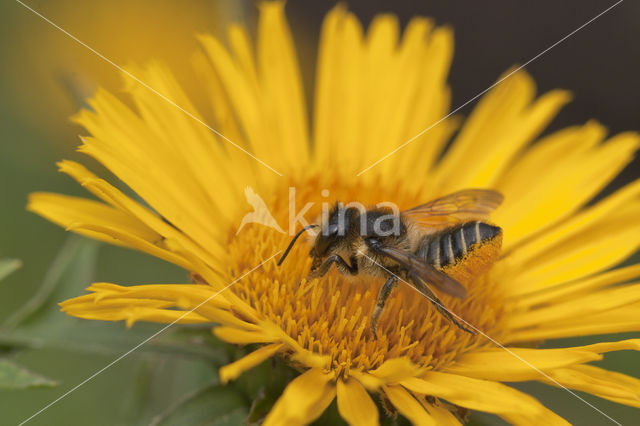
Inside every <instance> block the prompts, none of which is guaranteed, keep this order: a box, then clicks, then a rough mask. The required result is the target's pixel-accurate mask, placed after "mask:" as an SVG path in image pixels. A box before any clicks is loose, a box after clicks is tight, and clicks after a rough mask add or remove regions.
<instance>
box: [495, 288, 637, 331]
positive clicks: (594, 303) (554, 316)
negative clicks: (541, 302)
mask: <svg viewBox="0 0 640 426" xmlns="http://www.w3.org/2000/svg"><path fill="white" fill-rule="evenodd" d="M638 301H640V284H629V285H625V286H618V287H613V288H607V289H604V290H602V291H597V292H593V293H588V294H586V295H584V296H582V297H572V298H570V299H568V300H566V301H564V302H557V303H554V304H553V305H550V306H543V307H540V308H538V309H532V310H530V311H528V312H526V313H523V314H520V315H512V316H509V318H507V319H506V320H505V327H508V328H510V329H518V328H527V327H531V326H539V325H541V324H544V323H556V322H562V321H564V320H565V319H573V318H579V317H583V318H584V317H586V316H589V315H593V314H598V313H600V312H607V311H610V310H613V309H617V308H620V307H622V306H625V305H629V304H633V303H636V302H638Z"/></svg>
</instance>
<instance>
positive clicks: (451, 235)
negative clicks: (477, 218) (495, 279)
mask: <svg viewBox="0 0 640 426" xmlns="http://www.w3.org/2000/svg"><path fill="white" fill-rule="evenodd" d="M501 232H502V230H501V229H500V228H499V227H497V226H493V225H489V224H488V223H484V222H467V223H465V224H463V225H462V226H457V227H453V228H450V229H447V230H445V231H442V232H439V233H437V234H434V235H428V236H425V237H424V239H423V240H422V242H421V243H420V245H419V247H418V250H417V251H416V255H417V256H419V257H420V258H422V259H425V260H426V261H427V262H428V263H429V264H431V265H433V266H435V267H436V268H437V269H441V268H444V267H445V266H448V265H451V264H455V263H456V262H457V261H459V260H460V259H462V258H463V257H465V256H466V255H467V254H468V253H469V252H470V251H472V250H474V249H475V247H478V246H479V245H480V244H482V243H485V242H488V241H491V240H493V239H494V238H496V237H497V236H498V235H500V233H501Z"/></svg>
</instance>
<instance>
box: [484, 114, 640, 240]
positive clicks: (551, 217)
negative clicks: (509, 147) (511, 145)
mask: <svg viewBox="0 0 640 426" xmlns="http://www.w3.org/2000/svg"><path fill="white" fill-rule="evenodd" d="M558 133H560V134H561V135H562V137H554V136H555V135H551V136H550V137H548V138H547V139H548V140H549V141H550V142H552V143H550V142H549V141H547V140H544V141H542V145H540V146H539V145H538V144H536V145H534V147H533V148H532V151H533V152H531V153H529V152H527V153H526V154H525V155H524V156H523V157H522V160H520V162H518V163H517V164H515V165H514V166H513V169H512V170H511V171H509V172H508V173H507V174H506V175H505V176H504V177H502V178H501V179H500V181H501V182H504V183H500V184H499V185H498V186H497V189H498V190H500V191H501V192H503V194H504V195H505V199H506V200H507V202H506V203H505V205H504V206H502V207H501V208H500V209H498V210H497V211H496V214H495V215H494V216H493V218H494V220H496V221H497V223H500V224H501V225H502V226H503V227H504V229H505V242H504V245H505V247H506V248H510V246H511V245H512V244H513V243H516V242H517V241H519V240H521V239H523V238H524V237H527V236H529V235H530V234H533V233H537V232H540V231H541V230H543V229H545V228H548V227H549V226H550V225H553V224H556V223H560V222H561V221H562V220H563V219H566V218H567V217H570V215H571V214H572V213H574V212H575V211H576V210H577V209H578V208H580V207H581V206H582V205H583V204H584V203H586V202H587V201H588V200H589V199H590V198H592V197H593V196H595V195H596V194H597V193H598V192H599V191H601V190H602V189H603V188H604V186H605V185H606V184H607V183H608V182H609V181H611V179H613V178H614V177H615V176H616V175H617V174H618V173H619V172H620V171H621V170H622V168H624V166H625V165H626V164H627V163H628V162H629V161H630V160H631V159H632V158H633V153H634V151H635V150H636V149H637V148H638V142H639V140H638V137H637V136H636V135H634V134H632V133H622V134H620V135H617V136H615V137H613V138H611V139H610V140H609V141H607V142H606V143H604V144H601V145H597V144H596V143H597V142H599V141H600V140H601V139H602V138H603V136H604V133H605V131H604V129H603V128H602V127H601V126H599V125H597V124H595V123H588V124H587V125H585V126H584V127H583V128H580V129H576V130H573V131H569V130H566V129H565V130H564V131H561V132H558ZM567 140H568V141H570V142H572V144H571V148H572V149H570V150H566V147H567V145H568V142H567ZM549 145H551V146H549ZM554 145H557V146H558V147H557V148H556V147H555V146H554ZM553 148H555V149H553ZM559 151H560V152H559ZM564 151H566V152H564ZM540 170H544V173H540ZM522 188H527V190H526V191H523V190H522ZM549 188H553V190H549ZM516 212H517V213H516ZM514 215H515V216H514Z"/></svg>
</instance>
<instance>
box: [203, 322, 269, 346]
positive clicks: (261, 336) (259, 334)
mask: <svg viewBox="0 0 640 426" xmlns="http://www.w3.org/2000/svg"><path fill="white" fill-rule="evenodd" d="M213 334H214V335H215V336H216V337H217V338H219V339H222V340H224V341H225V342H229V343H236V344H239V345H246V344H249V343H271V342H273V341H274V338H273V336H270V335H268V334H266V333H264V332H263V331H260V330H257V331H248V330H242V329H240V328H236V327H225V326H221V327H215V328H214V329H213Z"/></svg>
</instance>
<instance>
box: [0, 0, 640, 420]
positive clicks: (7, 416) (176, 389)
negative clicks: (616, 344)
mask: <svg viewBox="0 0 640 426" xmlns="http://www.w3.org/2000/svg"><path fill="white" fill-rule="evenodd" d="M444 3H447V4H446V5H445V4H444ZM627 3H628V4H627ZM27 4H28V5H29V6H31V7H33V8H34V9H36V10H38V11H39V12H40V13H42V14H43V15H45V16H46V17H48V18H49V19H51V20H52V21H54V22H56V23H57V24H59V25H60V26H62V27H63V28H65V29H67V30H68V31H69V32H71V33H72V34H74V35H76V36H77V37H78V38H79V39H81V40H83V41H85V42H86V43H88V44H89V45H90V46H92V47H93V48H95V49H96V50H98V51H100V52H101V53H103V54H104V55H105V56H107V57H109V58H110V59H112V60H114V61H115V62H116V63H118V64H123V65H124V64H127V63H130V62H145V61H147V60H149V59H152V58H155V59H161V60H164V61H166V62H168V63H170V64H172V65H173V66H174V69H176V71H177V74H178V76H179V77H183V78H185V79H187V81H189V80H188V71H187V68H188V67H187V66H185V64H186V63H188V60H189V54H190V52H191V51H192V50H193V49H195V48H196V43H195V41H194V38H193V34H195V33H198V32H203V31H207V32H213V33H217V34H219V33H220V29H221V26H222V25H223V24H224V23H225V22H229V21H231V20H234V21H241V20H244V21H246V22H253V20H254V17H255V9H254V6H253V4H252V3H251V2H224V1H222V0H219V1H194V0H189V1H186V2H170V1H166V0H162V1H155V2H151V1H140V0H136V1H131V2H127V1H124V0H118V1H103V0H100V1H94V2H91V3H86V2H80V1H71V0H62V1H31V2H28V3H27ZM333 4H334V2H315V3H308V2H296V1H290V2H289V4H288V8H287V9H288V14H289V16H290V19H291V25H292V27H293V29H294V33H295V34H296V38H297V43H298V49H299V56H300V58H301V61H302V62H303V64H304V65H303V70H304V74H305V79H306V82H307V83H308V84H307V92H308V93H309V94H310V93H311V87H312V82H313V75H312V70H313V66H314V56H315V42H316V39H317V33H318V30H319V26H320V22H321V18H322V16H323V15H324V13H325V12H326V11H327V10H328V9H329V8H330V7H331V6H332V5H333ZM348 4H349V6H350V8H352V9H354V11H355V12H356V13H357V14H358V15H359V16H361V17H362V19H364V20H365V21H368V20H369V19H370V18H371V16H372V15H373V14H374V13H377V12H381V11H392V12H395V13H397V14H398V15H399V16H400V17H401V19H402V21H403V22H406V20H407V19H408V17H410V16H412V15H416V14H420V15H427V16H433V17H435V18H436V21H437V22H438V23H450V24H452V25H453V27H454V29H455V31H456V57H455V59H454V63H453V68H452V74H451V78H450V83H451V85H452V89H453V93H454V98H453V106H454V107H455V106H457V105H460V104H462V103H464V102H465V101H466V100H467V99H469V98H470V97H472V96H474V95H475V94H477V93H478V92H480V91H481V90H484V89H485V88H486V87H487V86H488V85H490V84H491V83H492V82H493V81H494V80H495V78H496V77H497V76H498V75H499V74H501V73H502V72H503V71H504V70H505V69H507V68H508V67H509V66H511V65H512V64H513V63H518V62H520V63H522V62H524V61H526V60H528V59H530V58H531V57H533V56H535V55H536V54H537V53H539V52H540V51H542V50H543V49H545V48H546V47H548V46H549V45H551V44H552V43H554V42H555V41H557V40H558V39H560V38H561V37H563V36H564V35H566V34H568V33H569V32H570V31H572V30H573V29H575V28H577V27H578V26H580V25H582V24H583V23H584V22H586V21H587V20H588V19H590V18H591V17H593V16H595V15H597V13H599V12H600V11H602V10H603V9H604V8H605V7H606V6H607V5H606V4H604V3H603V2H599V1H587V2H574V3H572V4H562V5H558V4H556V3H555V2H550V1H543V2H537V4H536V5H520V6H515V5H512V4H511V3H510V2H506V1H500V2H494V3H492V4H491V5H490V6H489V5H470V4H468V3H467V2H461V1H454V2H429V1H425V2H420V3H414V2H397V3H394V4H393V5H390V4H387V3H382V2H381V3H379V4H378V3H376V2H364V1H359V2H349V3H348ZM611 4H613V2H611ZM638 13H640V8H639V7H638V5H637V4H632V3H631V2H625V3H624V4H621V5H620V6H618V7H617V8H616V9H614V10H612V11H611V12H610V13H609V14H607V15H606V16H603V17H602V18H601V20H599V21H598V22H595V23H593V24H592V26H590V27H587V28H585V29H584V30H583V31H581V32H580V33H578V34H576V35H575V36H574V37H572V38H571V39H570V40H567V42H565V43H564V44H562V45H560V46H558V47H557V48H555V49H554V50H553V51H550V52H549V53H548V54H547V55H545V56H544V57H542V58H540V59H539V60H538V61H536V62H535V63H533V64H531V66H530V67H528V69H529V70H530V72H531V73H532V74H533V76H534V78H536V80H537V81H539V83H540V87H541V89H543V90H548V89H550V88H552V87H563V88H567V89H569V90H572V91H573V92H574V93H575V96H576V99H575V101H574V103H573V104H572V105H570V106H569V107H567V108H566V109H565V110H564V111H563V112H562V113H561V114H560V116H559V117H558V119H557V120H556V121H554V123H553V124H552V126H551V128H552V129H553V128H558V127H562V126H566V125H569V124H575V123H582V122H584V121H586V120H588V119H590V118H597V119H600V120H601V121H602V122H603V123H604V124H605V125H608V126H610V128H611V130H612V131H622V130H628V129H636V130H638V129H640V122H639V121H638V111H640V108H639V107H640V83H639V82H638V81H639V80H638V79H637V76H636V74H637V69H638V66H639V65H640V64H639V63H638V62H639V61H640V59H639V58H640V51H639V47H638V44H637V43H636V41H637V40H638V39H639V37H640V30H639V29H638V28H637V25H635V22H634V21H633V19H632V17H633V16H635V17H637V16H638ZM0 39H1V40H2V43H1V45H0V58H1V63H2V65H3V66H2V67H0V93H1V94H2V96H0V200H1V206H2V209H1V210H0V258H4V257H10V258H17V259H21V261H22V262H23V266H22V267H21V268H20V269H19V270H17V271H16V272H14V273H12V274H11V275H9V277H8V278H6V279H4V280H2V281H0V324H3V325H2V326H1V327H0V356H1V357H3V358H6V359H9V360H11V361H12V362H15V363H17V364H19V365H21V366H22V367H23V368H24V369H26V370H28V371H29V372H30V373H26V372H25V371H21V373H22V374H23V379H24V383H25V386H26V384H28V383H38V384H39V386H38V387H35V388H28V389H20V390H19V389H11V390H9V389H0V423H1V424H16V423H19V422H21V421H22V420H25V419H27V418H28V417H29V416H31V415H33V414H34V413H36V412H37V411H38V410H40V409H41V408H43V407H45V406H46V405H47V404H49V403H51V402H52V401H54V400H56V398H58V397H60V396H61V395H63V394H64V393H65V392H67V391H68V390H70V389H73V388H74V387H75V386H76V385H78V384H79V383H81V382H82V381H83V380H85V379H86V378H88V377H90V376H91V375H92V374H94V373H96V372H97V371H99V370H100V369H102V368H103V367H105V366H106V365H108V364H109V363H111V362H112V361H114V360H115V359H117V358H118V357H119V356H121V355H122V354H124V353H126V352H127V351H128V350H129V349H131V348H133V347H134V346H136V345H137V344H138V343H140V342H142V341H143V340H144V339H145V338H147V337H148V336H151V335H152V334H153V333H154V332H155V331H156V330H159V329H160V327H158V326H155V325H149V324H137V325H135V326H134V327H133V328H132V329H131V330H126V329H125V327H124V324H120V323H116V324H111V323H98V322H91V321H82V320H78V319H74V318H70V317H66V316H65V315H63V314H61V313H59V312H58V309H57V305H56V303H57V302H59V301H61V300H64V299H65V298H67V297H70V296H74V295H78V294H81V293H82V291H83V290H82V289H83V288H85V287H86V286H87V285H88V284H89V283H90V282H93V281H108V282H115V283H119V284H129V283H131V284H142V283H163V282H166V283H168V282H184V281H185V280H186V274H185V272H184V271H181V270H179V269H178V268H176V267H173V266H171V265H169V264H166V263H164V262H161V261H159V260H156V259H154V258H151V257H149V256H146V255H142V254H139V253H136V252H132V251H128V250H125V249H120V248H115V247H110V246H105V245H100V244H97V243H94V242H90V241H88V240H84V239H81V238H75V237H71V236H70V235H69V234H67V233H65V232H64V230H62V229H60V228H58V227H56V226H54V225H52V224H50V223H48V222H46V221H45V220H43V219H41V218H39V217H37V216H35V215H32V214H30V213H27V212H26V211H25V209H24V207H25V204H26V197H27V194H28V193H30V192H32V191H39V190H47V191H55V192H61V193H65V194H74V195H84V191H83V190H82V188H80V187H79V186H78V185H77V184H75V183H74V182H72V181H71V179H69V178H68V177H66V176H64V175H61V174H59V173H57V171H56V166H55V162H56V161H58V160H60V159H63V158H71V159H80V160H82V161H83V162H85V163H86V162H87V161H88V160H87V159H86V158H84V157H81V156H80V155H79V154H77V153H75V152H74V149H75V146H76V145H77V144H78V139H77V135H78V134H80V133H81V130H80V129H79V128H77V127H75V126H74V125H72V124H71V123H70V122H69V120H68V117H69V116H70V115H71V114H72V113H73V112H75V111H76V110H77V108H78V106H79V104H80V102H81V98H82V97H84V96H86V95H89V94H90V93H91V92H92V90H93V88H94V87H95V86H96V85H102V86H105V87H107V88H110V89H113V90H117V88H118V87H119V81H120V80H119V75H118V73H117V71H116V70H115V69H114V68H113V67H112V66H111V65H109V64H107V63H105V62H104V61H103V60H102V59H100V58H98V57H97V56H96V55H94V54H93V53H91V52H90V51H88V50H87V49H86V48H84V47H82V46H80V45H78V44H77V43H76V42H74V41H73V40H71V39H69V38H68V37H67V36H65V35H64V34H62V33H61V32H60V31H58V30H56V29H55V28H53V27H52V26H50V25H49V24H47V23H46V22H44V21H43V20H42V19H40V18H38V17H37V16H35V15H34V14H33V13H32V12H30V11H29V10H27V9H26V8H24V7H23V6H21V5H20V4H19V3H17V2H13V1H6V2H3V3H2V4H1V5H0ZM70 82H71V84H70ZM196 90H197V88H196ZM308 98H309V96H308ZM462 113H465V114H466V113H468V108H467V109H465V110H463V111H462ZM639 174H640V173H639V172H638V162H637V161H636V162H634V163H633V164H632V165H630V166H629V167H628V168H627V169H626V170H625V172H624V173H623V175H622V176H621V178H619V179H618V180H616V182H614V183H612V185H611V186H610V187H609V188H608V189H607V191H612V190H614V189H615V188H618V187H620V186H622V185H623V184H624V183H626V182H629V181H630V180H632V179H634V178H637V177H638V175H639ZM637 260H638V259H636V261H637ZM636 336H637V335H636ZM621 337H631V335H627V336H615V338H617V339H618V338H621ZM611 338H614V337H611ZM599 339H601V338H598V339H595V338H594V339H591V338H590V339H578V340H579V343H584V342H591V341H595V340H599ZM563 343H575V342H551V343H549V344H548V346H561V345H562V344H563ZM241 352H242V349H237V348H233V347H230V346H227V345H222V344H220V343H219V342H214V341H213V338H211V337H210V336H209V333H208V331H207V330H203V329H197V328H184V327H174V328H172V329H170V330H168V331H167V332H165V333H163V334H161V335H160V336H158V337H157V338H155V339H153V340H152V341H151V342H149V343H148V344H146V345H144V346H142V347H141V348H140V349H139V350H136V351H135V352H133V353H132V354H131V355H129V356H127V357H125V358H124V359H122V360H121V361H119V362H117V363H116V364H114V365H113V366H112V367H110V368H109V369H108V370H106V371H105V372H104V373H103V374H99V375H98V376H96V377H95V379H93V380H90V381H89V382H87V383H86V384H85V385H83V386H82V387H81V388H79V389H78V391H77V392H73V393H72V394H70V395H69V396H68V397H65V398H63V399H61V400H60V402H58V403H56V404H54V405H53V406H52V407H51V408H49V409H47V410H46V411H44V412H43V413H42V414H41V415H39V416H37V417H35V418H34V419H33V420H31V421H30V422H29V424H34V425H37V424H41V425H50V424H65V425H74V424H96V425H102V424H104V425H112V424H132V425H133V424H136V425H137V424H149V423H151V422H153V421H158V422H159V421H160V420H161V419H162V421H164V423H163V424H216V422H217V424H237V423H239V422H240V421H241V420H242V419H244V418H245V416H246V413H247V409H248V405H249V403H250V401H251V400H252V399H253V398H254V397H255V396H256V395H257V394H258V393H259V392H258V390H257V388H258V384H259V383H260V382H261V381H268V382H269V383H270V386H269V387H268V388H267V389H268V391H269V392H271V393H272V395H271V396H277V392H278V390H279V389H280V388H281V387H282V385H283V383H280V382H282V381H284V380H285V379H286V377H284V376H285V375H288V374H291V372H290V371H289V370H288V369H286V368H285V367H283V366H275V367H274V366H271V365H270V366H267V367H268V368H266V369H265V368H263V369H262V370H257V372H255V373H252V374H250V375H249V376H250V377H244V378H243V379H242V380H240V381H239V382H238V383H237V384H235V385H234V386H233V387H228V388H225V389H221V388H218V387H216V386H215V383H216V380H217V379H216V369H217V368H218V367H219V366H220V365H222V364H224V363H226V362H228V361H229V360H230V359H233V358H234V357H236V356H238V355H239V354H240V353H241ZM600 364H602V365H603V366H605V367H607V368H611V369H615V370H618V371H622V372H625V373H628V374H631V375H633V376H635V377H640V363H638V357H637V354H635V353H631V352H623V353H614V354H609V355H608V356H607V358H606V360H605V361H603V362H602V363H600ZM263 367H264V366H263ZM276 367H277V369H275V370H272V368H276ZM3 371H4V373H3ZM6 371H8V370H2V366H1V365H0V375H1V374H6ZM270 371H278V372H279V374H281V375H283V377H277V378H275V379H274V377H273V376H274V374H270ZM14 373H15V371H14ZM30 374H35V375H37V376H32V375H30ZM278 380H280V382H278ZM518 387H521V388H523V389H526V390H527V391H530V392H532V393H534V394H535V395H536V396H537V397H538V398H539V399H540V400H541V401H542V402H544V403H545V404H548V405H549V406H551V407H553V408H554V409H556V410H557V411H558V412H559V413H560V414H562V415H563V416H565V417H566V418H567V419H569V420H571V421H572V422H573V423H575V424H589V425H599V424H603V425H604V424H608V423H609V422H608V421H607V420H606V419H605V418H604V417H602V416H600V415H599V414H597V413H596V412H595V411H593V410H592V409H591V408H589V407H588V406H586V405H585V404H584V403H582V402H580V401H578V400H577V399H575V398H574V397H573V396H571V395H569V394H568V393H567V392H565V391H563V390H560V389H552V388H549V387H547V386H543V385H537V384H523V385H519V386H518ZM581 396H583V397H584V398H585V399H586V400H588V401H589V402H591V403H593V404H594V405H596V406H597V407H598V408H600V409H601V410H603V411H604V412H606V413H608V414H609V415H611V416H612V417H614V418H615V419H617V420H618V421H621V422H622V423H624V424H633V423H635V422H637V418H638V410H637V409H633V408H629V407H622V406H619V405H616V404H613V403H609V402H607V401H603V400H598V399H596V398H593V397H590V396H587V395H582V394H581ZM181 401H182V402H184V401H187V403H186V404H185V405H183V408H177V407H178V406H179V403H180V402H181ZM163 413H164V415H165V417H162V416H163ZM154 419H155V420H154ZM335 420H336V419H335V417H334V416H332V415H331V413H329V414H327V415H325V416H324V417H323V418H322V421H324V422H332V421H335ZM473 423H474V424H498V423H499V421H498V420H497V419H495V418H493V417H491V416H484V415H478V416H474V418H473Z"/></svg>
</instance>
